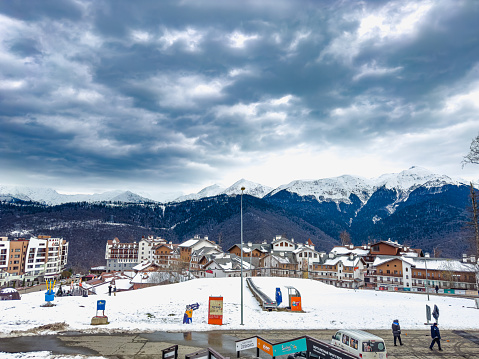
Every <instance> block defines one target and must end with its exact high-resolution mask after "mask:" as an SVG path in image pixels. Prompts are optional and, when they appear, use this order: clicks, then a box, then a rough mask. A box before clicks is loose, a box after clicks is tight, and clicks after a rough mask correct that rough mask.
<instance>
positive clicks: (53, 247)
mask: <svg viewBox="0 0 479 359" xmlns="http://www.w3.org/2000/svg"><path fill="white" fill-rule="evenodd" d="M0 239H1V240H0V286H5V285H8V284H9V283H11V282H13V281H25V282H26V283H29V282H33V281H34V280H37V281H43V280H44V279H47V278H58V277H59V276H60V275H61V273H62V271H63V270H64V269H65V267H66V265H67V261H68V245H69V244H68V242H67V241H66V240H64V239H63V238H52V237H51V236H38V237H31V238H30V239H25V238H18V239H12V240H8V238H7V237H0Z"/></svg>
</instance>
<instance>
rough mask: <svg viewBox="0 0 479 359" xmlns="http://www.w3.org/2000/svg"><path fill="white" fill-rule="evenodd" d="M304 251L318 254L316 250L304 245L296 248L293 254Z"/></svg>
mask: <svg viewBox="0 0 479 359" xmlns="http://www.w3.org/2000/svg"><path fill="white" fill-rule="evenodd" d="M305 251H309V252H314V253H318V252H317V251H316V250H314V249H313V248H311V247H309V246H305V245H300V246H299V247H298V248H296V249H295V250H293V253H294V254H296V253H299V252H305ZM318 254H319V253H318Z"/></svg>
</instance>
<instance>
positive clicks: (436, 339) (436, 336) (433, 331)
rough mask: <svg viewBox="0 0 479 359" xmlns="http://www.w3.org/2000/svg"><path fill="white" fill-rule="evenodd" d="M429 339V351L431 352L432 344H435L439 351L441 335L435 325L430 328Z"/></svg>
mask: <svg viewBox="0 0 479 359" xmlns="http://www.w3.org/2000/svg"><path fill="white" fill-rule="evenodd" d="M431 338H432V342H431V345H430V346H429V349H431V350H432V347H433V346H434V343H437V346H438V347H439V350H442V349H441V333H440V332H439V328H438V327H437V323H434V324H433V325H432V326H431Z"/></svg>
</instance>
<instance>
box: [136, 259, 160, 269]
mask: <svg viewBox="0 0 479 359" xmlns="http://www.w3.org/2000/svg"><path fill="white" fill-rule="evenodd" d="M150 266H155V267H158V265H156V264H154V263H153V262H151V261H143V262H141V263H140V264H137V265H136V266H134V267H133V268H132V269H133V270H135V271H142V270H145V269H146V268H148V267H150Z"/></svg>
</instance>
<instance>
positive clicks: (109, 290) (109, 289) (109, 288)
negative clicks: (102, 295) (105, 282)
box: [108, 284, 111, 297]
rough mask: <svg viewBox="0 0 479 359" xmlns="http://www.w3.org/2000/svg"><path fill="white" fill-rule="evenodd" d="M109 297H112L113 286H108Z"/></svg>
mask: <svg viewBox="0 0 479 359" xmlns="http://www.w3.org/2000/svg"><path fill="white" fill-rule="evenodd" d="M108 295H109V296H110V297H111V284H110V285H109V286H108Z"/></svg>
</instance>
